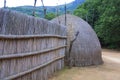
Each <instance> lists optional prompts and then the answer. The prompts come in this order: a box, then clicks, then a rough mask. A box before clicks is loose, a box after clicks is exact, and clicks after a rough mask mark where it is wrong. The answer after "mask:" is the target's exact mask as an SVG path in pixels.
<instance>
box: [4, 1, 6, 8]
mask: <svg viewBox="0 0 120 80" xmlns="http://www.w3.org/2000/svg"><path fill="white" fill-rule="evenodd" d="M4 8H6V0H4Z"/></svg>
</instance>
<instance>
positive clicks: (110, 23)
mask: <svg viewBox="0 0 120 80" xmlns="http://www.w3.org/2000/svg"><path fill="white" fill-rule="evenodd" d="M102 4H104V6H103V5H102V6H101V9H100V10H102V11H103V10H104V12H103V13H102V14H101V16H100V18H99V20H98V21H97V22H96V25H95V30H96V32H97V34H98V36H99V37H100V38H101V39H102V40H103V41H104V42H103V43H104V44H106V45H107V46H108V47H109V48H119V47H120V16H119V14H120V8H119V4H120V1H114V0H106V1H103V2H102Z"/></svg>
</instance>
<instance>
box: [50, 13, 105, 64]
mask: <svg viewBox="0 0 120 80" xmlns="http://www.w3.org/2000/svg"><path fill="white" fill-rule="evenodd" d="M66 17H67V19H66V21H65V15H62V16H59V17H57V18H55V19H53V20H52V21H51V22H56V23H60V24H62V25H65V22H66V26H67V31H68V32H67V33H68V36H67V37H68V41H67V45H68V47H67V52H66V61H68V62H69V60H70V62H71V63H69V64H72V66H88V65H98V64H102V63H103V61H102V57H101V45H100V42H99V40H98V37H97V35H96V33H95V32H94V30H93V29H92V28H91V26H90V25H89V24H88V23H87V22H85V21H84V20H83V19H81V18H79V17H77V16H73V15H70V14H67V15H66ZM76 33H77V34H78V36H75V35H76ZM75 37H76V40H75V41H74V42H73V44H72V48H71V51H70V45H71V42H72V41H73V40H74V38H75Z"/></svg>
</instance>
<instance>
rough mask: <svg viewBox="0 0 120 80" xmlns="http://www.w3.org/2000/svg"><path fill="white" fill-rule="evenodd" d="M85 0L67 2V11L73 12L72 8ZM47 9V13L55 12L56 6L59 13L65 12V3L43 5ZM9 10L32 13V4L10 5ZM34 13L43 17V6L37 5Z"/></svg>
mask: <svg viewBox="0 0 120 80" xmlns="http://www.w3.org/2000/svg"><path fill="white" fill-rule="evenodd" d="M84 1H85V0H75V1H73V2H71V3H69V4H67V11H68V12H70V13H73V11H74V9H76V8H77V6H78V5H80V4H82V3H83V2H84ZM45 7H46V9H47V13H48V14H49V13H54V14H56V13H57V8H59V14H63V13H65V9H64V7H65V5H59V6H45ZM9 9H11V10H15V11H19V12H22V13H25V14H28V15H32V13H33V6H19V7H11V8H9ZM35 13H36V16H37V17H43V7H42V6H37V7H36V8H35Z"/></svg>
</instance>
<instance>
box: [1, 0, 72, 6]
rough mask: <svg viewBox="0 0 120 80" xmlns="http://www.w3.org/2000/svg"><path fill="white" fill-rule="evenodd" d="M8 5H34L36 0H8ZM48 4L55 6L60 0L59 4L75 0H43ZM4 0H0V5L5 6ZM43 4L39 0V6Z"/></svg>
mask: <svg viewBox="0 0 120 80" xmlns="http://www.w3.org/2000/svg"><path fill="white" fill-rule="evenodd" d="M6 1H7V3H6V6H7V7H16V6H24V5H33V3H34V0H6ZM43 1H44V4H45V5H46V6H55V5H57V3H58V2H59V4H58V5H61V4H64V3H65V2H66V3H70V2H72V1H74V0H43ZM3 5H4V0H0V7H3ZM40 5H41V0H37V6H40Z"/></svg>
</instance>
